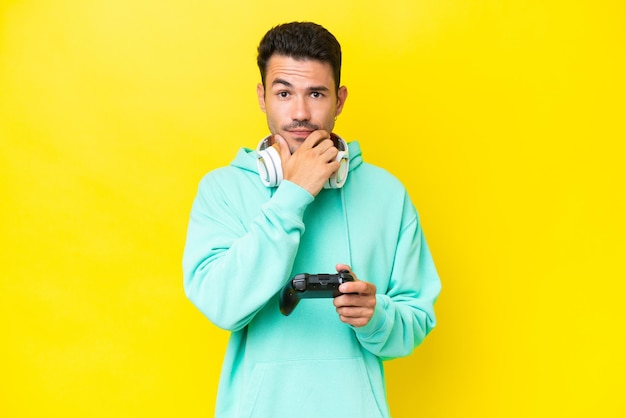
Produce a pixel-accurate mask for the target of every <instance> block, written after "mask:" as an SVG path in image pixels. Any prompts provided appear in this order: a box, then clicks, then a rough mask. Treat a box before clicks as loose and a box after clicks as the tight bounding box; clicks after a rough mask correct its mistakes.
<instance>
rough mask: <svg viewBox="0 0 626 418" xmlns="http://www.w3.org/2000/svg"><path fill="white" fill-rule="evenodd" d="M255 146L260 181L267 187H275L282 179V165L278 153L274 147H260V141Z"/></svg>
mask: <svg viewBox="0 0 626 418" xmlns="http://www.w3.org/2000/svg"><path fill="white" fill-rule="evenodd" d="M263 142H264V141H261V144H259V148H257V167H258V170H259V177H261V182H262V183H263V184H264V185H265V186H267V187H276V186H278V185H279V184H280V182H281V181H283V167H282V164H281V161H280V155H279V154H278V151H277V150H276V148H274V147H271V146H270V147H267V148H265V149H260V147H261V145H262V143H263Z"/></svg>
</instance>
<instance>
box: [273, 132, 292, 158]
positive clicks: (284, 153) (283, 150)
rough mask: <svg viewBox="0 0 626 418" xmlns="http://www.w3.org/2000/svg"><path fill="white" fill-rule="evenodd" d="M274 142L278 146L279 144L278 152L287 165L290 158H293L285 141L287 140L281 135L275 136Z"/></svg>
mask: <svg viewBox="0 0 626 418" xmlns="http://www.w3.org/2000/svg"><path fill="white" fill-rule="evenodd" d="M274 141H276V144H278V152H279V154H280V159H281V160H282V161H283V163H285V162H286V161H287V160H288V159H289V157H291V151H289V144H287V141H286V140H285V138H283V137H282V136H280V135H275V136H274Z"/></svg>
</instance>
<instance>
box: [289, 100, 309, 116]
mask: <svg viewBox="0 0 626 418" xmlns="http://www.w3.org/2000/svg"><path fill="white" fill-rule="evenodd" d="M292 103H293V107H292V110H291V119H292V120H310V119H311V112H310V109H309V104H308V103H307V100H306V97H298V98H297V99H296V100H294V101H293V102H292Z"/></svg>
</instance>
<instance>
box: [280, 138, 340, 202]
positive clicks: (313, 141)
mask: <svg viewBox="0 0 626 418" xmlns="http://www.w3.org/2000/svg"><path fill="white" fill-rule="evenodd" d="M275 140H276V143H278V147H279V152H280V159H281V163H282V168H283V178H284V179H285V180H289V181H291V182H293V183H295V184H297V185H299V186H300V187H302V188H303V189H305V190H306V191H308V192H309V193H311V195H313V196H317V194H318V193H319V192H320V190H322V187H324V183H326V181H327V180H328V178H329V177H330V176H332V174H333V173H334V172H336V171H337V170H338V169H339V162H338V161H336V158H337V154H338V153H339V150H338V149H337V148H336V147H335V144H334V143H333V141H332V139H330V134H329V133H328V132H326V131H322V130H319V131H314V132H312V133H311V135H309V136H308V137H307V138H306V139H305V140H304V142H302V144H301V145H300V146H299V147H298V149H297V150H296V151H295V152H294V153H293V154H291V152H290V151H289V145H288V144H287V141H286V140H285V139H284V138H283V137H281V136H280V135H276V137H275Z"/></svg>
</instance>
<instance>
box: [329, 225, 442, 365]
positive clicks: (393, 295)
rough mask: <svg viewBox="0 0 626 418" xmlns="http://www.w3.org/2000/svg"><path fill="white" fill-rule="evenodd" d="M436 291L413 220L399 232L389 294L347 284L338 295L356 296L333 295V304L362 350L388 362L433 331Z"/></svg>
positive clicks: (434, 276)
mask: <svg viewBox="0 0 626 418" xmlns="http://www.w3.org/2000/svg"><path fill="white" fill-rule="evenodd" d="M340 267H341V268H345V267H346V266H343V265H339V266H338V268H340ZM440 289H441V284H440V281H439V277H438V275H437V272H436V270H435V266H434V263H433V260H432V257H431V255H430V251H429V249H428V245H427V244H426V240H425V239H424V236H423V233H422V229H421V228H420V226H419V222H418V220H417V216H415V217H414V218H413V221H411V222H409V224H408V225H407V226H406V227H405V228H404V229H403V230H402V231H401V235H400V237H399V240H398V246H397V249H396V255H395V261H394V266H393V270H392V273H391V279H390V282H389V287H388V289H387V292H386V293H385V294H376V287H375V286H374V285H373V284H372V283H368V282H365V281H358V280H357V281H355V282H349V283H345V284H343V285H342V288H341V289H340V290H341V291H342V292H344V293H353V292H356V293H357V294H356V295H343V296H340V297H337V298H336V299H335V306H336V307H337V312H338V313H339V315H340V319H341V320H342V321H344V322H346V323H348V324H349V325H351V326H352V327H353V329H354V331H355V333H356V336H357V338H358V339H359V341H360V343H361V345H362V346H363V347H364V348H365V349H367V350H368V351H370V352H372V353H373V354H375V355H377V356H379V357H381V358H383V359H391V358H396V357H402V356H406V355H408V354H410V353H411V352H412V351H413V349H414V348H415V347H417V346H418V345H419V344H420V343H421V342H422V341H423V340H424V338H425V337H426V335H428V333H429V332H430V331H431V330H432V329H433V328H434V326H435V313H434V308H433V305H434V303H435V301H436V299H437V296H438V294H439V291H440Z"/></svg>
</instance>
